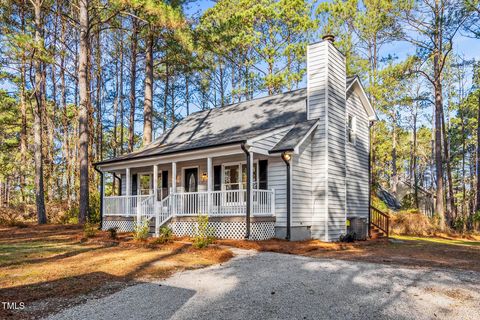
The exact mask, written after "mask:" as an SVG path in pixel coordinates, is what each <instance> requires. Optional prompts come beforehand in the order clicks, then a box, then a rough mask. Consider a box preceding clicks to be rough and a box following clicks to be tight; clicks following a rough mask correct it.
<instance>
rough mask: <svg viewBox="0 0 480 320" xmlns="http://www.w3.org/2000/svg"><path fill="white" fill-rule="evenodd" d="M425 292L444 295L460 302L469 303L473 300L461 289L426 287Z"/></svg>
mask: <svg viewBox="0 0 480 320" xmlns="http://www.w3.org/2000/svg"><path fill="white" fill-rule="evenodd" d="M424 291H425V292H427V293H430V294H433V295H436V294H437V295H438V294H441V295H444V296H446V297H448V298H450V299H453V300H457V301H460V302H465V301H470V300H473V297H472V296H471V294H470V293H468V292H467V291H464V290H461V289H445V288H438V287H435V288H434V287H427V288H425V289H424Z"/></svg>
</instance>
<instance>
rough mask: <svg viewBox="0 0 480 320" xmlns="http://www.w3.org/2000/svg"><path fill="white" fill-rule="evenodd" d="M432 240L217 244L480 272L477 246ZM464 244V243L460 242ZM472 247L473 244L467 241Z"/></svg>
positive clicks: (222, 242)
mask: <svg viewBox="0 0 480 320" xmlns="http://www.w3.org/2000/svg"><path fill="white" fill-rule="evenodd" d="M431 239H432V238H423V239H422V238H418V237H417V238H415V239H407V240H397V239H393V240H390V241H389V240H384V239H382V240H369V241H358V242H355V243H325V242H321V241H318V240H309V241H298V242H293V241H292V242H288V241H285V240H266V241H243V240H220V241H217V243H219V244H223V245H227V246H233V247H237V248H244V249H253V250H257V251H272V252H279V253H287V254H299V255H305V256H310V257H317V258H330V259H341V260H356V261H367V262H375V263H383V264H396V265H405V266H411V267H441V268H457V269H464V270H473V271H478V272H480V246H477V245H472V246H469V245H458V241H455V240H452V241H450V242H449V241H448V240H447V239H442V241H441V242H432V241H431ZM463 241H467V240H463ZM467 243H471V244H475V243H476V242H467Z"/></svg>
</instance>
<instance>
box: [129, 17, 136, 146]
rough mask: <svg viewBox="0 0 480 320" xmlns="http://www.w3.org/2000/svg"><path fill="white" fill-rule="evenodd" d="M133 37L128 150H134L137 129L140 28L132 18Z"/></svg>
mask: <svg viewBox="0 0 480 320" xmlns="http://www.w3.org/2000/svg"><path fill="white" fill-rule="evenodd" d="M132 26H133V30H132V39H131V60H130V116H129V119H128V152H132V151H133V143H134V141H133V138H134V130H135V104H136V87H135V83H136V81H137V43H138V30H137V20H136V19H135V18H132Z"/></svg>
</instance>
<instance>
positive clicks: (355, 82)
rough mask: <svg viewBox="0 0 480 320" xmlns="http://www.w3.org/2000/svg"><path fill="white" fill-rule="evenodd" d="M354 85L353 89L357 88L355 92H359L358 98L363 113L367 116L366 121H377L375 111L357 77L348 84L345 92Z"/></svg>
mask: <svg viewBox="0 0 480 320" xmlns="http://www.w3.org/2000/svg"><path fill="white" fill-rule="evenodd" d="M354 85H355V88H357V90H359V91H360V92H359V97H360V100H361V101H362V105H363V107H364V108H365V111H366V112H367V114H368V120H370V121H374V120H377V119H378V117H377V114H376V113H375V109H373V106H372V104H371V103H370V100H369V99H368V96H367V94H366V93H365V89H364V88H363V85H362V83H361V82H360V80H359V79H358V77H356V78H355V79H354V80H353V81H352V83H350V85H349V86H348V87H347V90H346V91H345V92H348V90H350V89H351V88H352V87H353V86H354Z"/></svg>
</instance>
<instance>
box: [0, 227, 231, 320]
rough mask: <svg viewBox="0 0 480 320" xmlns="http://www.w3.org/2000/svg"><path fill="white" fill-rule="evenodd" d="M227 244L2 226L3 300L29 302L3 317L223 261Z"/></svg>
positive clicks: (35, 313)
mask: <svg viewBox="0 0 480 320" xmlns="http://www.w3.org/2000/svg"><path fill="white" fill-rule="evenodd" d="M231 257H232V253H231V252H230V251H229V250H228V249H225V248H219V247H215V246H213V247H208V248H205V249H195V248H193V247H192V246H191V245H190V244H188V243H182V242H170V243H167V244H163V245H159V244H154V243H153V242H152V241H147V242H136V241H134V240H131V235H128V234H121V235H120V237H119V239H116V240H112V239H109V237H108V234H107V233H106V232H99V233H98V234H97V235H96V236H95V237H93V238H91V239H88V240H85V239H83V232H82V229H81V228H80V227H78V226H77V227H71V226H68V227H65V226H34V227H29V228H23V229H17V228H3V229H0V301H16V302H20V301H21V302H24V303H25V305H26V309H25V310H21V311H16V312H10V311H7V310H3V309H0V318H1V319H3V318H5V317H7V316H13V318H15V319H28V318H34V317H39V316H44V315H47V314H50V313H52V312H56V311H58V310H60V309H61V308H62V307H64V306H66V305H72V304H77V303H81V302H82V301H84V299H86V297H87V296H88V295H91V294H94V295H95V296H99V295H100V296H101V295H105V294H108V293H111V292H114V291H117V290H120V289H121V288H124V287H125V286H127V285H131V284H134V283H138V282H141V281H145V280H147V279H150V278H164V277H167V276H169V275H171V274H172V273H173V272H176V271H178V270H184V269H193V268H200V267H204V266H208V265H212V264H215V263H220V262H223V261H226V260H228V259H229V258H231Z"/></svg>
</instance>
